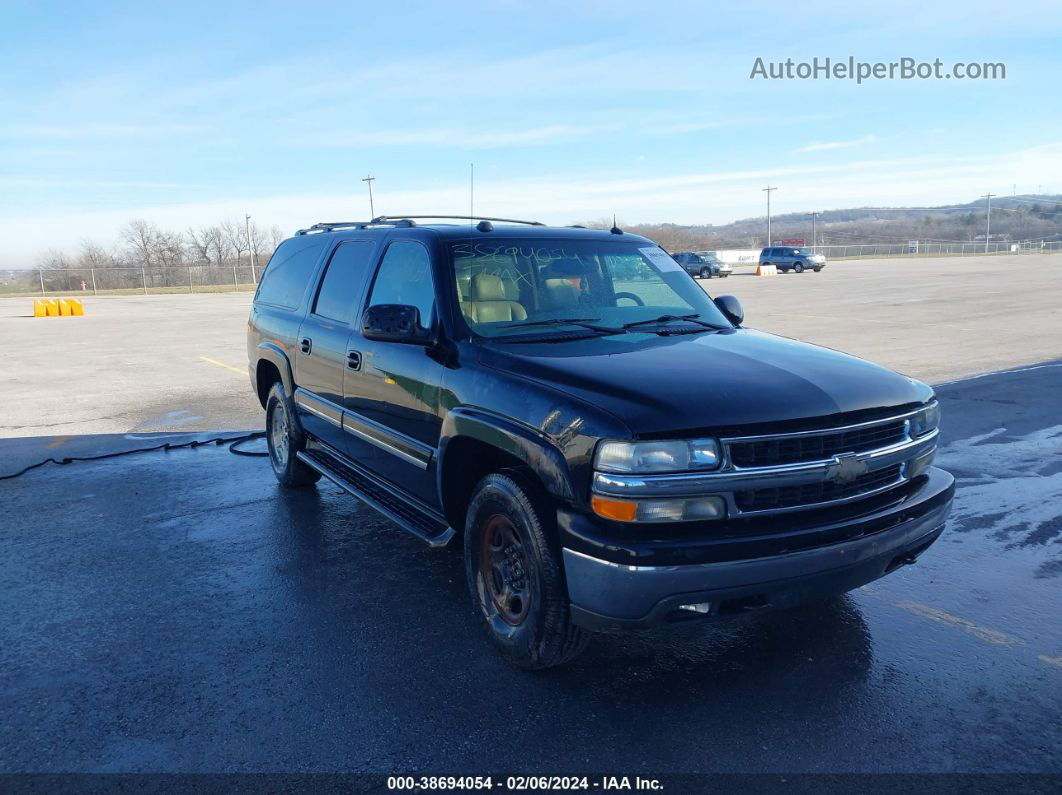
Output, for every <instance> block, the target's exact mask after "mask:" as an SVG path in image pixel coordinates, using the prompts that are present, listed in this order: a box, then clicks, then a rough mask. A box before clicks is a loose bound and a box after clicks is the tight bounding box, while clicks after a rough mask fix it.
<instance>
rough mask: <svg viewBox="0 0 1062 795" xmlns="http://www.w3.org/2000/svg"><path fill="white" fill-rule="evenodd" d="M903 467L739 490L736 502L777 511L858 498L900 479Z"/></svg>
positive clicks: (742, 506)
mask: <svg viewBox="0 0 1062 795" xmlns="http://www.w3.org/2000/svg"><path fill="white" fill-rule="evenodd" d="M901 466H902V465H901V464H895V465H893V466H890V467H885V468H884V469H879V470H876V471H874V472H867V473H866V474H865V475H860V476H859V477H857V478H856V479H855V480H853V481H852V482H850V483H843V484H841V483H831V482H822V483H805V484H803V485H800V486H781V487H779V488H773V489H754V490H750V491H737V492H734V503H735V504H736V505H737V507H738V509H739V510H741V511H776V510H780V509H783V508H796V507H799V506H803V505H814V504H815V503H820V502H829V501H831V500H843V499H847V498H850V497H857V496H859V495H860V494H865V493H867V492H870V491H874V490H875V489H879V488H882V487H884V486H888V485H889V484H890V483H895V482H896V481H898V480H899V478H900V469H901Z"/></svg>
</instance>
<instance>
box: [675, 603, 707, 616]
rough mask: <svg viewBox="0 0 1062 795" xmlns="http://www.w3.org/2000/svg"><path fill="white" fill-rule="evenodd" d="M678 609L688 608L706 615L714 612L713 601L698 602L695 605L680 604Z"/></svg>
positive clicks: (692, 611) (690, 610)
mask: <svg viewBox="0 0 1062 795" xmlns="http://www.w3.org/2000/svg"><path fill="white" fill-rule="evenodd" d="M678 609H679V610H688V611H689V612H691V613H700V614H701V615H706V614H708V613H711V612H712V603H711V602H698V603H697V604H695V605H679V606H678Z"/></svg>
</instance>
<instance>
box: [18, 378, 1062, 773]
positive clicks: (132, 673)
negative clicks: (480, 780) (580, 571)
mask: <svg viewBox="0 0 1062 795" xmlns="http://www.w3.org/2000/svg"><path fill="white" fill-rule="evenodd" d="M940 395H941V400H942V402H943V407H944V412H945V417H947V424H946V431H945V434H946V439H945V441H946V444H945V446H944V449H943V452H942V454H941V456H940V460H941V462H942V463H943V464H944V465H945V466H947V467H948V468H950V469H951V470H952V471H953V472H955V474H956V475H957V476H958V478H959V482H960V488H959V492H958V495H957V498H956V506H955V512H954V518H953V520H952V521H951V523H950V528H949V530H948V531H947V533H946V535H945V536H944V537H943V538H942V539H941V540H940V541H939V542H938V543H937V544H936V545H935V546H934V547H933V548H932V549H931V550H930V551H929V552H927V553H926V554H925V555H923V557H922V558H921V559H920V561H919V563H918V564H917V565H915V566H911V567H906V568H904V569H902V570H900V571H898V572H896V573H894V574H892V575H890V576H889V577H887V578H885V579H883V580H879V581H878V582H876V583H873V584H871V585H870V586H868V587H867V588H865V589H862V590H859V591H856V592H855V593H853V594H851V595H848V596H846V597H842V598H839V599H836V600H834V601H831V602H827V603H824V604H821V605H817V606H810V607H806V608H802V609H800V610H795V611H788V612H777V613H772V614H758V615H752V616H748V617H746V618H744V619H743V620H740V621H734V622H731V623H725V624H702V625H685V626H680V627H672V628H669V629H667V630H662V631H654V632H652V633H649V634H641V635H627V636H622V635H617V636H601V637H599V638H597V639H595V640H594V641H593V643H592V645H591V647H590V649H589V650H588V652H587V653H586V654H585V655H584V656H583V657H581V658H579V659H578V660H576V661H575V663H574V664H572V665H570V666H569V667H566V668H563V669H556V670H553V671H548V672H543V673H540V674H527V673H521V672H518V671H516V670H514V669H512V668H509V667H508V666H507V665H506V664H505V663H503V662H502V661H501V660H500V659H499V658H498V657H496V656H495V655H494V654H493V652H492V651H491V650H490V648H489V646H488V644H487V641H486V639H485V638H484V637H483V636H482V635H481V630H480V628H479V627H478V626H477V625H476V619H475V616H474V614H473V610H472V605H471V602H470V600H469V597H468V594H467V592H466V589H465V583H464V576H463V572H462V567H461V561H460V556H458V555H456V554H454V553H453V552H451V551H447V550H432V549H428V548H426V547H425V546H423V545H422V544H421V543H420V542H418V541H416V540H415V539H413V538H412V537H409V536H406V535H405V534H403V533H402V532H400V531H398V530H396V529H394V528H393V527H392V526H390V525H388V523H387V522H386V521H384V520H381V519H380V518H378V517H377V516H376V515H374V514H373V513H372V512H370V511H369V510H368V509H365V508H362V507H360V506H359V504H358V503H357V502H356V501H355V500H353V499H352V498H349V497H346V496H344V495H343V494H341V493H340V492H339V490H338V489H337V488H335V487H334V486H331V485H327V484H322V485H320V486H319V488H317V489H311V490H309V491H306V492H302V493H291V492H282V491H280V490H279V489H278V487H277V486H276V484H275V482H274V480H273V477H272V474H271V472H270V471H269V468H268V464H267V463H266V462H265V461H264V460H263V459H259V458H239V457H236V456H234V455H231V454H229V453H228V452H227V451H226V449H225V448H224V447H213V446H211V447H206V448H199V449H196V450H181V451H174V452H170V453H147V454H141V455H133V456H126V457H122V458H116V459H112V460H108V461H100V462H95V463H83V464H81V463H75V464H70V465H68V466H63V467H58V466H51V467H49V468H46V469H39V470H35V471H33V472H31V473H29V474H27V475H25V476H23V477H22V478H20V479H18V480H15V481H3V482H0V501H2V503H3V505H4V515H5V517H6V521H5V522H4V523H3V525H2V526H0V557H2V560H3V565H2V567H0V578H2V587H0V614H2V615H3V616H4V620H3V621H2V622H0V693H2V701H3V704H2V709H0V723H2V728H0V770H5V771H15V770H36V771H69V770H81V771H103V772H113V771H221V770H225V771H250V770H266V771H294V770H300V771H307V770H310V771H314V770H317V771H325V770H344V771H356V772H366V771H371V772H389V771H394V772H424V771H434V772H457V773H493V774H496V775H503V774H509V773H514V772H515V773H519V772H538V773H541V772H554V773H558V774H560V773H570V772H573V771H576V772H587V771H598V772H622V773H629V774H633V773H637V772H645V773H655V774H663V773H667V772H691V771H750V770H753V771H768V772H770V771H779V772H796V771H811V772H823V771H939V772H953V771H1054V772H1059V771H1062V754H1060V753H1059V749H1060V748H1062V722H1060V721H1059V716H1060V715H1062V626H1060V624H1059V621H1058V616H1059V615H1062V588H1060V587H1059V585H1060V583H1062V545H1060V543H1059V541H1060V538H1062V425H1059V417H1058V412H1057V407H1058V405H1059V404H1060V400H1062V363H1057V364H1054V365H1051V366H1046V367H1041V368H1037V369H1034V370H1027V371H1024V372H1018V373H1013V374H1004V375H993V376H988V377H985V378H980V379H974V380H971V381H963V382H959V383H956V384H952V385H949V386H944V387H942V388H941V389H940ZM178 438H179V437H178ZM124 440H125V437H124V436H122V437H119V441H124ZM51 441H52V440H51V439H49V438H43V439H38V440H36V443H37V446H38V448H39V449H40V450H44V449H46V448H48V446H49V444H51ZM111 442H112V439H111V438H110V437H103V438H98V439H96V440H95V443H96V444H97V445H99V447H101V448H106V447H107V446H108V445H109V444H110V443H111ZM16 443H22V444H26V443H28V440H17V439H15V440H4V441H0V451H3V450H5V449H6V447H7V446H10V445H13V444H16Z"/></svg>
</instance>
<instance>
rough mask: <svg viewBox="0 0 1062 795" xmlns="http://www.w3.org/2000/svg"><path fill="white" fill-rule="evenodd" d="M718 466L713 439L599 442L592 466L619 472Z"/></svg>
mask: <svg viewBox="0 0 1062 795" xmlns="http://www.w3.org/2000/svg"><path fill="white" fill-rule="evenodd" d="M718 466H719V444H718V443H717V442H716V441H715V439H682V440H674V441H659V442H657V441H650V442H602V443H601V444H600V445H599V446H598V448H597V455H596V456H595V458H594V469H596V470H598V471H599V472H616V473H622V474H632V473H633V474H639V475H648V474H653V473H657V472H687V471H689V470H694V469H715V468H716V467H718Z"/></svg>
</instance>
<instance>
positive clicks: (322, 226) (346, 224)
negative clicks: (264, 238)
mask: <svg viewBox="0 0 1062 795" xmlns="http://www.w3.org/2000/svg"><path fill="white" fill-rule="evenodd" d="M417 218H438V219H446V220H458V221H468V222H469V223H471V222H472V221H498V222H499V223H503V224H527V225H528V226H545V224H544V223H542V222H541V221H521V220H520V219H518V218H492V217H491V216H488V215H403V216H388V215H378V216H376V217H375V218H373V219H372V220H371V221H322V222H321V223H318V224H314V225H313V226H310V227H307V228H306V229H300V230H299V231H298V232H296V233H295V234H296V235H310V234H314V233H316V232H331V231H333V230H334V229H367V228H368V227H370V226H395V227H402V226H404V227H409V226H416V225H417V222H416V220H415V219H417ZM480 231H488V230H486V229H481V230H480Z"/></svg>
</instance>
